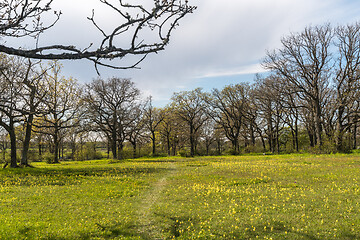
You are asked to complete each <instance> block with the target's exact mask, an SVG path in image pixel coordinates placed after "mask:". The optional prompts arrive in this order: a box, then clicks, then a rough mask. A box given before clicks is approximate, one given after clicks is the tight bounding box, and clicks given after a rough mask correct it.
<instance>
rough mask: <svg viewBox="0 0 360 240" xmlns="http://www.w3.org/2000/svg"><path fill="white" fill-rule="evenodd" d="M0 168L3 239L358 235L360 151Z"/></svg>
mask: <svg viewBox="0 0 360 240" xmlns="http://www.w3.org/2000/svg"><path fill="white" fill-rule="evenodd" d="M34 166H35V168H27V169H4V170H0V239H174V238H177V239H256V238H259V239H360V155H359V154H350V155H340V154H337V155H274V156H239V157H234V156H229V157H203V158H188V159H183V158H158V159H156V158H151V159H139V160H134V161H123V162H110V161H107V160H98V161H86V162H64V163H62V164H58V165H48V164H45V163H34Z"/></svg>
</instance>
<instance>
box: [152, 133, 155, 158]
mask: <svg viewBox="0 0 360 240" xmlns="http://www.w3.org/2000/svg"><path fill="white" fill-rule="evenodd" d="M151 136H152V137H151V140H152V155H153V156H154V155H155V151H156V145H155V132H154V131H152V132H151Z"/></svg>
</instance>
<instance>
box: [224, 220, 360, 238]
mask: <svg viewBox="0 0 360 240" xmlns="http://www.w3.org/2000/svg"><path fill="white" fill-rule="evenodd" d="M252 227H253V226H251V228H252ZM254 227H255V229H256V231H248V232H246V233H245V234H244V232H238V233H236V232H234V234H233V236H231V237H230V238H231V239H243V240H245V239H253V238H262V237H265V236H272V235H275V236H276V237H275V239H306V240H321V239H326V237H325V236H315V233H305V232H299V231H294V230H292V228H291V227H287V226H286V224H284V223H283V222H278V221H276V222H274V223H273V228H272V229H270V228H266V229H264V226H262V225H258V226H254ZM248 228H249V229H251V228H250V226H249V227H248ZM316 235H317V234H316ZM328 237H329V236H328ZM336 239H344V240H355V239H360V235H359V234H352V233H349V232H346V231H343V232H339V233H338V235H337V236H336Z"/></svg>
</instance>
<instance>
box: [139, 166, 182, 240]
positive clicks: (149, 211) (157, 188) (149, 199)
mask: <svg viewBox="0 0 360 240" xmlns="http://www.w3.org/2000/svg"><path fill="white" fill-rule="evenodd" d="M168 164H169V165H168V171H167V172H166V173H165V175H164V176H162V177H161V178H160V179H159V180H158V181H156V182H155V183H154V184H153V186H151V187H150V189H149V190H148V192H147V193H146V194H145V195H144V197H143V199H142V201H141V203H140V207H139V210H138V217H139V219H138V221H139V225H140V228H139V234H140V235H141V236H142V237H143V238H144V239H149V240H150V239H151V240H153V239H156V240H160V239H163V238H162V235H161V232H160V229H159V228H158V227H157V226H156V220H155V219H154V217H155V216H154V212H153V206H154V204H155V203H157V202H158V200H159V198H160V195H161V193H162V191H163V190H164V189H165V188H166V186H167V185H168V184H169V181H168V179H169V178H170V177H171V176H173V175H174V174H175V173H176V170H177V167H176V165H175V164H174V163H168Z"/></svg>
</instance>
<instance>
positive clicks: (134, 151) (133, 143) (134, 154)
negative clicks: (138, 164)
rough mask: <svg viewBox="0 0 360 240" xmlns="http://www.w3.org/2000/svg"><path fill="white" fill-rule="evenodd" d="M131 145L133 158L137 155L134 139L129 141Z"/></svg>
mask: <svg viewBox="0 0 360 240" xmlns="http://www.w3.org/2000/svg"><path fill="white" fill-rule="evenodd" d="M131 145H132V146H133V158H134V159H135V158H136V157H137V154H136V141H133V142H131Z"/></svg>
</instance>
